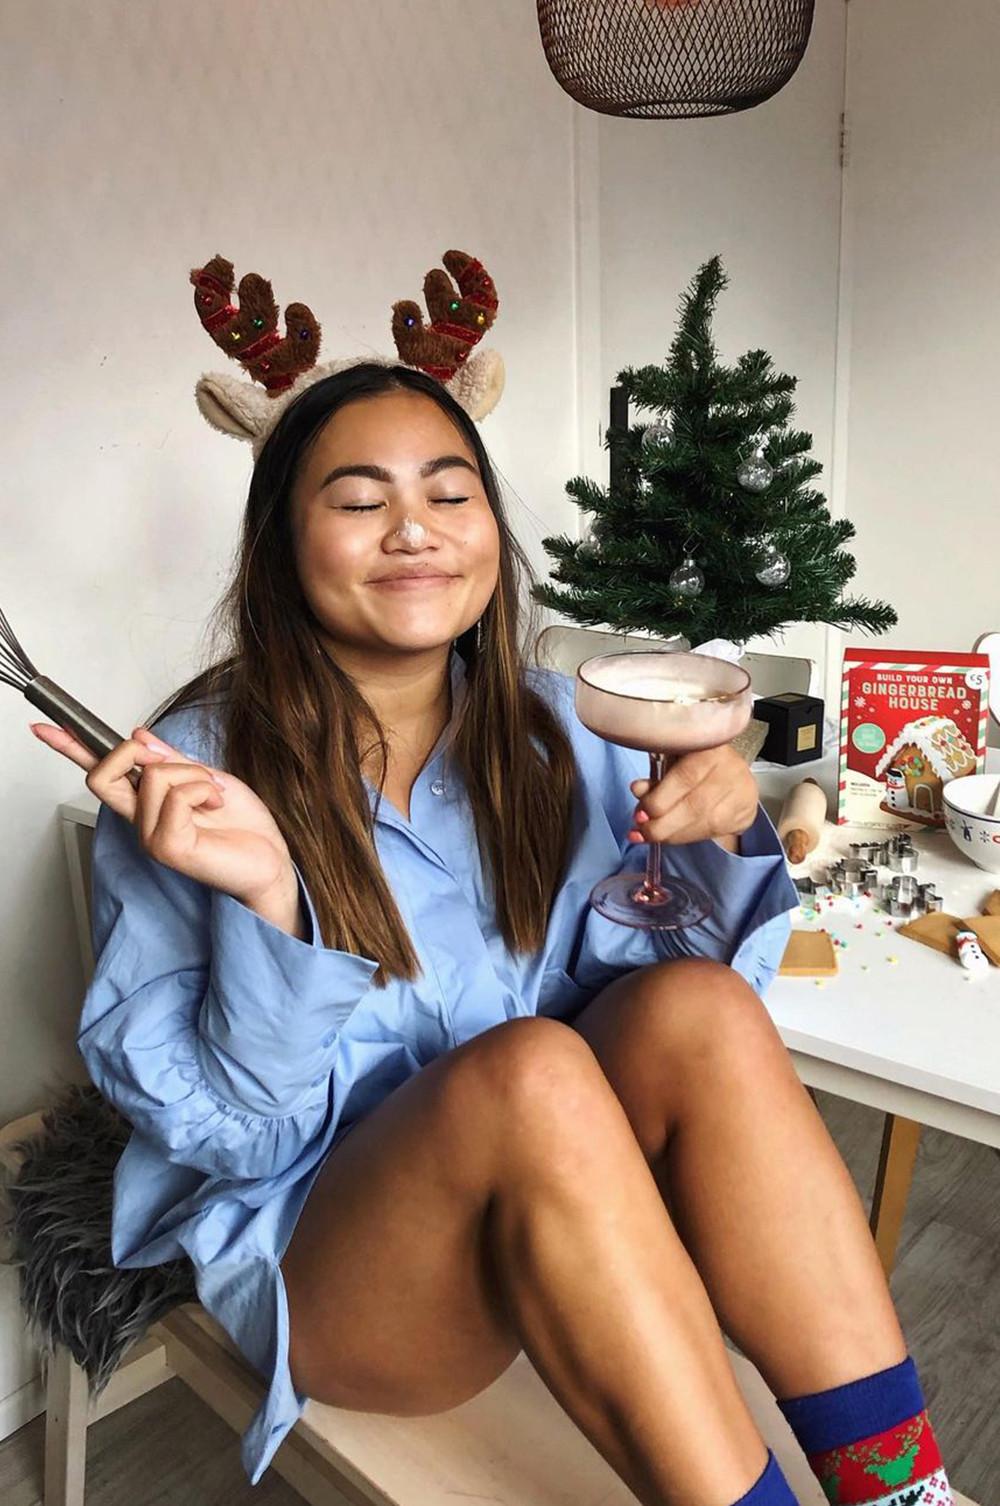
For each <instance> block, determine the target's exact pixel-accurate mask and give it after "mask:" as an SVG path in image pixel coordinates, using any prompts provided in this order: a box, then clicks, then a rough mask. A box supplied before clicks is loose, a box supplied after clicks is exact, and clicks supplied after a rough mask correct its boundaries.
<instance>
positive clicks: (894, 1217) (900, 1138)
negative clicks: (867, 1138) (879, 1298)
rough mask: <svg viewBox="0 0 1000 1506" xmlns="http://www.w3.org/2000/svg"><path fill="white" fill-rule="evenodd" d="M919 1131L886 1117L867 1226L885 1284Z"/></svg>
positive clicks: (909, 1123) (913, 1123)
mask: <svg viewBox="0 0 1000 1506" xmlns="http://www.w3.org/2000/svg"><path fill="white" fill-rule="evenodd" d="M922 1128H923V1125H921V1124H918V1123H917V1122H916V1120H914V1119H902V1118H900V1116H899V1115H898V1114H886V1116H885V1128H884V1129H883V1131H882V1150H881V1153H880V1155H879V1160H878V1171H877V1172H876V1174H875V1192H874V1195H873V1197H872V1211H871V1219H870V1221H869V1222H870V1227H871V1231H872V1234H873V1235H874V1237H875V1248H876V1249H877V1250H878V1253H879V1258H880V1259H881V1261H882V1269H883V1270H884V1271H885V1274H886V1279H887V1280H888V1278H889V1277H890V1276H891V1275H892V1268H893V1265H894V1264H895V1260H896V1246H897V1244H898V1243H899V1235H900V1230H901V1229H902V1227H903V1218H904V1216H905V1214H906V1201H907V1198H908V1197H909V1195H910V1184H911V1182H912V1181H913V1165H914V1162H915V1161H916V1159H917V1148H918V1146H919V1145H920V1131H921V1130H922Z"/></svg>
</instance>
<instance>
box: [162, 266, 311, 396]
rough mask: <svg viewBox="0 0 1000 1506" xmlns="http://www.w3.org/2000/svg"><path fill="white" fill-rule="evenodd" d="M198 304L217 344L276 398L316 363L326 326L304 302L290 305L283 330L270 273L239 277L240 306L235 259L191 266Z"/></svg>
mask: <svg viewBox="0 0 1000 1506" xmlns="http://www.w3.org/2000/svg"><path fill="white" fill-rule="evenodd" d="M191 281H192V283H193V284H194V288H195V295H194V306H195V308H196V309H197V310H198V317H199V318H200V320H201V322H202V324H203V325H204V327H205V329H207V330H208V333H209V334H210V335H211V337H212V339H213V340H214V341H215V343H216V345H218V346H219V348H220V349H221V350H224V351H225V352H226V355H227V356H232V358H233V359H234V360H236V361H239V362H240V363H241V365H242V366H243V367H244V368H245V369H246V371H248V372H249V374H250V376H252V377H253V378H254V380H255V381H258V382H261V383H262V384H263V386H264V387H266V389H267V391H268V394H269V395H270V396H271V397H276V396H277V395H278V393H280V392H284V391H286V389H287V388H289V387H290V386H291V385H292V383H293V382H294V381H295V379H296V378H297V377H298V376H301V374H302V372H303V371H308V370H309V368H310V366H314V365H315V364H316V357H317V355H318V354H319V342H320V335H321V329H320V326H319V323H318V321H317V320H316V319H315V317H314V316H313V314H312V311H311V310H310V309H308V308H307V307H306V305H305V304H304V303H289V304H288V305H287V306H286V308H285V334H284V335H279V334H278V305H277V304H276V303H275V301H274V294H273V292H272V291H271V284H270V283H269V282H268V280H267V278H266V277H260V276H259V275H258V274H257V273H256V272H248V273H247V274H246V276H245V277H241V278H240V286H239V300H240V301H239V305H238V306H236V305H234V304H233V303H232V301H231V295H232V291H233V284H234V281H235V279H234V276H233V264H232V262H231V261H227V260H226V258H225V257H224V256H213V257H212V259H211V261H209V262H206V264H205V266H203V267H194V268H193V269H192V271H191Z"/></svg>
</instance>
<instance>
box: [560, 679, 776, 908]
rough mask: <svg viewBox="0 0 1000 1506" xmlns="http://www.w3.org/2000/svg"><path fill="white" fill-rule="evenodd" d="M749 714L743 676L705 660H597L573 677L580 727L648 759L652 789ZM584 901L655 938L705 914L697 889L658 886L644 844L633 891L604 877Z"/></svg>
mask: <svg viewBox="0 0 1000 1506" xmlns="http://www.w3.org/2000/svg"><path fill="white" fill-rule="evenodd" d="M750 707H751V690H750V676H749V675H748V674H747V672H746V670H745V669H741V668H740V667H739V665H737V664H730V663H728V662H727V661H726V660H724V659H715V658H711V657H709V656H708V655H707V654H676V653H668V652H664V651H663V650H650V651H648V652H638V653H628V654H598V655H597V656H596V657H595V658H593V659H587V660H585V661H584V662H583V663H582V664H581V665H580V666H579V668H578V669H577V672H576V713H577V716H578V717H579V718H580V721H581V722H583V724H584V726H585V727H589V728H590V730H591V732H595V733H596V734H597V735H598V737H603V738H604V739H605V740H606V741H607V742H612V743H617V744H618V746H619V747H623V748H636V749H638V750H639V751H641V752H644V753H648V754H649V764H650V781H651V783H652V784H657V783H659V781H660V780H661V779H662V778H663V776H664V774H665V772H666V769H667V766H668V763H669V762H670V761H671V759H672V758H675V757H678V756H680V755H681V754H684V753H695V752H700V751H702V750H704V749H706V748H718V747H721V746H722V744H724V743H728V742H731V741H732V739H733V738H734V737H736V736H737V735H738V734H739V733H740V732H742V730H743V728H744V727H745V726H746V724H747V722H748V721H749V719H750ZM590 899H591V904H592V905H593V906H594V908H595V909H597V910H599V911H600V913H601V914H602V915H606V916H607V917H608V919H609V920H615V921H618V922H619V923H620V924H622V925H630V926H641V927H645V928H649V929H657V930H673V929H675V928H677V927H678V926H686V925H694V924H695V923H696V922H697V921H698V920H703V919H704V917H705V916H706V915H708V914H710V913H711V910H712V903H711V900H710V899H709V898H708V896H707V895H706V894H705V893H704V891H703V890H702V889H699V888H698V886H697V885H695V884H692V883H690V882H689V881H687V880H683V881H682V880H680V879H670V880H669V881H668V882H667V883H661V879H660V843H659V842H651V843H650V844H649V849H648V856H647V866H646V876H645V878H644V880H643V881H642V882H641V883H637V881H636V877H635V875H634V874H633V873H628V872H623V873H618V874H611V875H609V877H608V878H606V879H602V880H601V882H600V883H599V884H596V885H595V886H594V890H593V893H592V894H591V896H590Z"/></svg>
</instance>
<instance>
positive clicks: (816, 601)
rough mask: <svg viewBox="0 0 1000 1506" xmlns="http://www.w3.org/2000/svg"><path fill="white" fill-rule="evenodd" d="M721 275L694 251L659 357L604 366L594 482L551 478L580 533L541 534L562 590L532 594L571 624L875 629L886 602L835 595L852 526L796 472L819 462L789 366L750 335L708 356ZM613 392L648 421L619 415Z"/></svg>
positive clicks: (741, 630)
mask: <svg viewBox="0 0 1000 1506" xmlns="http://www.w3.org/2000/svg"><path fill="white" fill-rule="evenodd" d="M727 280H728V279H727V278H726V276H725V273H724V272H723V270H722V265H721V262H720V260H719V258H718V257H717V256H716V257H713V258H712V260H711V261H708V262H706V263H705V265H704V266H703V267H701V269H700V270H699V271H698V273H697V274H696V276H695V277H694V279H693V281H692V282H691V284H690V286H689V288H688V289H687V291H686V292H685V293H684V295H683V297H682V299H681V305H680V325H679V328H678V330H677V334H676V336H675V337H674V342H673V344H672V346H671V348H670V354H669V356H668V358H667V360H666V362H665V363H664V365H662V366H642V367H639V368H635V367H627V368H626V369H625V370H624V371H622V372H620V373H619V375H618V381H619V383H620V384H621V386H620V395H619V403H618V414H616V413H615V411H614V407H613V411H612V424H611V427H610V428H609V429H608V431H607V440H606V442H607V447H608V449H609V450H610V454H611V481H610V485H609V486H608V487H603V486H599V485H598V484H597V483H596V482H594V481H590V480H587V479H586V478H585V477H582V476H577V477H575V478H574V479H573V480H572V481H570V482H568V483H567V486H566V491H567V492H568V493H569V495H570V496H571V497H574V498H575V499H576V501H577V503H578V504H579V506H580V507H581V508H582V509H583V511H584V512H587V513H591V514H593V523H592V525H591V534H590V537H589V538H587V539H583V540H576V539H570V538H569V537H568V536H567V535H565V534H563V535H559V536H556V537H549V538H545V539H543V540H542V545H543V547H544V549H545V550H546V552H547V553H548V554H550V555H551V556H552V557H553V558H554V559H555V561H556V565H555V568H554V569H553V571H552V572H551V578H552V579H553V580H554V581H558V582H561V583H562V584H563V585H564V586H566V587H567V588H568V589H567V590H565V591H559V590H557V589H556V588H555V587H554V586H552V585H539V586H536V587H535V588H534V589H533V591H532V595H533V597H534V599H535V600H536V601H539V602H541V603H542V604H543V605H544V606H548V607H552V608H554V609H555V610H556V611H557V612H560V613H561V614H562V615H563V616H564V617H567V618H570V619H572V620H574V621H576V622H579V623H583V624H585V625H587V626H591V627H599V626H605V625H606V626H607V627H610V628H613V629H617V630H620V631H622V632H626V633H627V632H636V631H646V632H650V633H652V634H654V635H655V636H656V637H660V638H669V637H672V636H674V635H675V634H681V635H683V636H684V637H686V638H687V639H688V641H689V642H691V643H699V642H701V641H703V640H704V639H708V638H718V637H721V638H730V639H732V640H734V641H735V642H737V643H741V644H742V643H746V641H747V640H748V639H749V638H752V637H754V636H755V635H757V634H763V635H765V636H766V635H770V634H773V633H776V632H778V631H779V629H781V628H782V627H784V626H786V625H788V624H789V623H793V622H828V623H830V624H831V625H832V626H834V627H841V628H860V629H862V630H864V631H867V632H870V633H882V632H885V631H886V629H887V628H890V627H892V626H893V625H894V624H895V622H896V614H895V612H894V611H893V609H892V608H891V607H890V606H888V605H887V604H886V603H885V602H881V601H868V600H866V599H865V598H863V597H860V598H853V597H845V596H844V595H843V589H844V586H845V585H846V583H847V582H848V581H849V580H850V578H851V576H852V575H853V574H854V571H855V563H854V559H853V557H852V556H851V555H850V554H848V553H847V551H846V550H845V549H844V548H843V547H842V546H843V545H844V543H846V541H847V540H848V539H851V538H853V537H854V532H855V530H854V525H853V524H852V523H850V522H848V520H847V519H846V518H836V519H832V518H831V517H830V514H829V512H828V510H827V508H826V506H825V498H824V497H823V495H822V494H821V493H820V492H818V491H816V490H815V489H814V488H813V487H811V486H809V485H808V484H807V483H808V482H809V481H810V480H811V479H812V478H813V477H815V476H818V475H819V474H820V472H821V471H822V469H823V467H822V466H821V465H820V463H819V462H818V461H817V460H813V459H810V458H809V454H808V452H809V450H810V448H811V446H812V435H811V434H806V433H803V432H801V431H799V430H795V429H790V428H789V426H788V425H789V419H790V418H791V416H792V414H793V413H794V411H795V405H794V403H793V402H792V399H791V393H792V392H794V390H795V386H796V378H795V377H791V376H785V375H783V374H780V373H778V372H776V371H775V370H774V366H773V363H772V361H771V358H770V356H769V355H768V354H767V352H766V351H763V350H751V351H748V352H747V353H746V355H743V356H741V357H740V358H739V359H738V361H737V362H736V364H735V366H724V365H722V364H720V362H719V361H718V359H717V356H716V350H715V346H714V344H713V342H712V332H711V319H712V313H713V310H714V308H715V303H716V299H717V298H718V295H719V293H720V292H721V291H722V289H723V288H724V287H725V286H726V284H727ZM622 398H623V399H624V401H621V399H622ZM629 399H631V400H632V402H633V403H635V405H636V406H637V407H639V408H641V409H643V410H646V411H649V412H651V413H652V414H653V415H655V417H654V419H653V421H652V422H651V423H650V422H647V423H643V424H632V425H630V424H629V423H628V418H627V411H628V401H629ZM623 409H624V416H619V414H621V412H622V410H623Z"/></svg>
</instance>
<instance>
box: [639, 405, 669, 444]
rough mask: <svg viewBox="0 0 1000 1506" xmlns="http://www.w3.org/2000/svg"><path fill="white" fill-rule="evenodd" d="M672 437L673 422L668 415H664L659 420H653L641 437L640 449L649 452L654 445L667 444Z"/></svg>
mask: <svg viewBox="0 0 1000 1506" xmlns="http://www.w3.org/2000/svg"><path fill="white" fill-rule="evenodd" d="M673 437H674V425H673V420H672V418H671V417H670V414H669V413H664V414H663V416H662V417H661V418H657V419H654V420H653V422H652V423H651V424H650V426H649V428H648V429H647V430H646V432H645V434H644V435H643V436H642V447H643V449H644V450H650V449H652V448H653V446H654V445H660V444H669V443H670V441H671V440H672V439H673Z"/></svg>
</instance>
